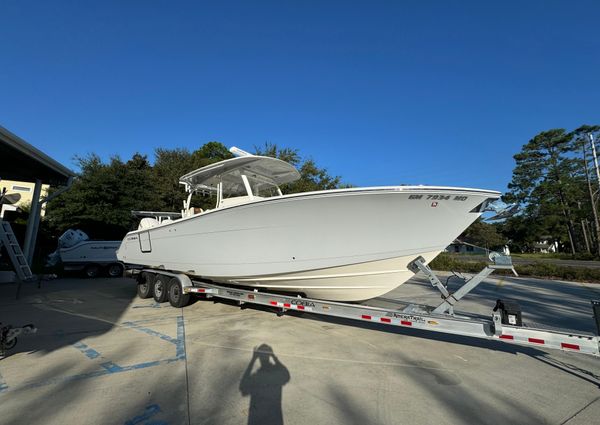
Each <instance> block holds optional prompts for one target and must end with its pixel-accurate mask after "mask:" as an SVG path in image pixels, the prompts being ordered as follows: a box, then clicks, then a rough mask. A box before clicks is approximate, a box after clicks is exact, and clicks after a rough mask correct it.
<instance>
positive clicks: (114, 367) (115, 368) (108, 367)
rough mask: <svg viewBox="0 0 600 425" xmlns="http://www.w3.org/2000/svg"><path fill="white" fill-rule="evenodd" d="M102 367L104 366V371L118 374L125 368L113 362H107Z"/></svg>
mask: <svg viewBox="0 0 600 425" xmlns="http://www.w3.org/2000/svg"><path fill="white" fill-rule="evenodd" d="M100 366H102V367H103V368H104V369H106V370H108V371H109V372H110V373H117V372H122V371H123V368H122V367H121V366H119V365H118V364H116V363H113V362H105V363H102V364H101V365H100Z"/></svg>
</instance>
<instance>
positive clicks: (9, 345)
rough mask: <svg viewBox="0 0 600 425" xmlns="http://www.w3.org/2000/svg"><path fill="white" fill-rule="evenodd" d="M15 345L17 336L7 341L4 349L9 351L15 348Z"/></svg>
mask: <svg viewBox="0 0 600 425" xmlns="http://www.w3.org/2000/svg"><path fill="white" fill-rule="evenodd" d="M15 345H17V337H14V338H13V339H11V340H10V341H9V342H5V343H4V349H5V350H7V351H8V350H12V349H13V348H15Z"/></svg>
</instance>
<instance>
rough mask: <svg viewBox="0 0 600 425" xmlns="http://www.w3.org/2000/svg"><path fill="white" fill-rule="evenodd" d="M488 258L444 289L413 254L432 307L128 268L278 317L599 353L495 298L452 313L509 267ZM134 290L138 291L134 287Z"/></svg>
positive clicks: (582, 338) (596, 342)
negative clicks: (490, 304) (509, 310)
mask: <svg viewBox="0 0 600 425" xmlns="http://www.w3.org/2000/svg"><path fill="white" fill-rule="evenodd" d="M490 259H491V260H492V262H493V264H490V265H488V266H486V267H485V268H484V269H483V270H481V271H480V272H479V273H478V274H477V275H475V276H473V277H472V278H470V279H467V280H465V283H464V284H463V285H462V286H461V287H460V288H459V289H458V290H456V291H455V292H453V293H450V292H449V291H448V289H447V288H446V287H445V286H444V285H443V284H442V283H441V281H440V280H439V278H438V277H437V276H436V275H435V273H434V272H433V271H432V270H431V269H430V268H429V266H427V264H426V263H425V260H424V259H423V258H421V257H418V258H416V259H415V260H414V261H413V262H412V263H411V264H410V265H409V268H411V269H412V270H414V271H422V272H423V273H425V275H426V276H427V277H428V279H429V281H430V282H431V284H432V286H434V287H435V288H437V289H438V290H439V291H440V292H441V294H442V302H441V304H439V305H438V306H437V307H432V306H426V305H419V304H407V305H406V306H405V307H403V308H401V309H388V308H381V307H374V306H369V305H363V304H352V303H343V302H333V301H326V300H319V299H312V298H305V297H302V296H300V295H296V296H294V295H290V294H277V293H271V292H263V291H260V290H259V289H257V288H244V287H238V286H230V285H223V284H216V283H214V282H210V281H205V280H202V279H197V278H193V277H190V276H188V275H186V274H183V273H177V272H171V271H166V270H160V269H148V268H143V267H140V268H136V269H132V270H131V271H130V272H131V273H132V274H133V275H134V277H135V276H137V278H138V284H139V285H140V284H141V285H144V284H145V285H148V284H153V283H154V280H156V277H157V276H159V275H160V276H163V277H164V278H165V279H167V278H168V280H165V279H159V280H160V281H161V284H162V285H164V282H165V281H166V282H168V286H167V288H166V289H167V291H166V292H167V293H168V292H169V288H170V285H173V284H177V285H178V286H179V288H177V289H178V291H179V293H180V294H183V295H184V296H189V295H201V296H205V297H206V298H208V299H226V300H231V301H235V302H237V303H238V305H239V306H240V307H245V306H246V305H247V304H254V305H261V306H267V307H271V308H274V309H276V312H277V314H278V315H280V316H281V315H284V314H285V313H286V312H288V311H290V310H291V311H299V312H303V313H310V314H316V315H322V316H331V317H338V318H344V319H351V320H356V321H358V322H369V323H375V324H380V325H386V326H395V327H399V328H410V329H419V330H425V331H432V332H438V333H442V334H452V335H461V336H466V337H472V338H478V339H487V340H492V341H499V342H505V343H509V344H518V345H523V346H530V347H531V346H533V347H538V348H551V349H557V350H562V351H568V352H573V353H583V354H590V355H594V356H600V337H599V336H598V335H594V334H591V333H584V332H579V331H572V330H567V329H559V328H542V327H539V325H536V326H538V327H534V326H527V325H526V324H523V325H522V326H518V325H516V324H517V323H518V321H516V320H515V318H514V317H511V315H510V314H509V315H508V320H507V319H506V316H507V315H506V314H504V315H503V313H505V312H503V311H502V309H503V307H502V303H501V302H498V303H497V304H496V307H495V308H494V310H493V311H492V312H491V315H490V316H488V317H486V316H480V315H474V314H469V313H457V312H455V311H454V306H455V305H456V304H457V303H458V302H459V301H460V300H461V299H462V298H463V297H464V296H465V295H467V294H468V293H469V292H470V291H472V290H473V289H474V288H475V287H477V285H479V284H480V283H481V282H483V281H484V279H485V278H486V277H488V276H489V275H490V274H491V273H493V272H494V271H495V270H498V269H510V270H513V271H514V269H513V266H512V262H511V261H510V257H508V256H504V255H500V254H496V255H495V256H491V257H490ZM145 279H150V280H151V281H152V282H150V281H145ZM164 289H165V288H164V287H162V288H161V291H162V292H161V295H162V298H161V299H160V301H166V299H165V296H164ZM138 294H140V296H142V293H141V292H140V291H139V287H138ZM149 296H152V295H151V294H149V291H146V292H143V297H149ZM155 299H156V298H155ZM169 301H171V304H172V305H173V306H176V307H182V306H183V305H184V304H187V301H186V302H185V303H184V304H182V303H181V300H179V302H177V303H174V302H173V300H169ZM498 301H501V300H498ZM595 303H596V304H595ZM599 303H600V302H598V301H592V305H593V306H595V305H598V304H599ZM593 312H594V315H595V319H596V322H597V323H600V320H599V317H598V316H599V315H600V308H595V307H594V308H593ZM503 316H504V319H503Z"/></svg>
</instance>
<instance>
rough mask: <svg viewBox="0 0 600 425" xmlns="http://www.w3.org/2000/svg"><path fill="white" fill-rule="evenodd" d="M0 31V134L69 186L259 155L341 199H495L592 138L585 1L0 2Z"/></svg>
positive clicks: (598, 84) (594, 54) (599, 75)
mask: <svg viewBox="0 0 600 425" xmlns="http://www.w3.org/2000/svg"><path fill="white" fill-rule="evenodd" d="M469 3H470V4H469ZM0 16H1V17H2V24H1V25H0V125H3V126H4V127H6V128H8V129H9V130H11V131H13V132H15V133H17V134H18V135H20V136H21V137H23V138H25V139H26V140H28V141H29V142H30V143H32V144H34V145H35V146H37V147H39V148H40V149H42V150H43V151H45V152H46V153H48V154H50V155H51V156H53V157H55V158H57V159H58V160H60V161H61V162H63V163H64V164H65V165H67V166H69V167H72V168H73V166H74V165H73V161H72V158H73V156H74V155H85V154H87V153H90V152H95V153H98V154H100V155H101V156H102V157H103V158H108V157H109V156H110V155H112V154H118V155H120V156H121V157H122V158H124V159H127V158H129V157H130V156H131V155H132V154H133V153H134V152H136V151H139V152H142V153H146V154H148V155H149V156H150V157H152V153H153V151H154V149H155V148H156V147H168V148H172V147H187V148H189V149H192V150H193V149H195V148H197V147H199V146H201V145H202V144H203V143H205V142H207V141H210V140H218V141H220V142H222V143H224V144H225V145H227V146H232V145H235V146H238V147H241V148H243V149H247V150H252V148H253V146H255V145H261V144H263V143H264V142H265V141H270V142H273V143H277V144H279V145H281V146H287V147H294V148H298V149H300V151H301V153H302V154H304V155H306V156H312V157H313V158H314V159H315V160H316V161H317V163H318V164H319V165H321V166H325V167H327V168H328V169H329V170H330V172H332V173H333V174H339V175H341V176H342V177H343V178H344V180H345V181H347V182H350V183H353V184H355V185H359V186H366V185H391V184H400V183H414V184H443V185H464V186H471V187H484V188H490V189H498V190H504V189H505V188H506V184H507V183H508V181H509V180H510V177H511V171H512V167H513V165H514V162H513V159H512V155H513V154H514V153H516V152H518V151H519V149H520V147H521V146H522V145H523V144H524V143H526V142H527V141H528V140H529V139H530V138H531V137H532V136H534V135H535V134H537V133H538V132H539V131H542V130H545V129H550V128H556V127H563V128H567V129H573V128H575V127H577V126H579V125H581V124H584V123H587V124H599V123H600V104H599V102H600V54H599V53H600V26H599V25H598V17H599V16H600V2H598V1H597V0H596V1H571V2H567V1H528V2H522V1H519V2H517V1H514V2H512V1H502V2H488V1H474V2H466V1H461V2H448V1H444V2H433V1H390V2H366V1H365V2H348V1H343V2H333V1H314V2H311V1H298V2H281V1H276V2H249V1H246V2H239V3H234V2H206V3H203V4H202V3H200V2H196V1H191V2H177V1H124V0H121V1H114V2H113V1H97V2H91V1H51V2H50V1H37V2H35V1H31V2H24V1H22V0H0Z"/></svg>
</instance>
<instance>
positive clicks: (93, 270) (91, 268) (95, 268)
mask: <svg viewBox="0 0 600 425" xmlns="http://www.w3.org/2000/svg"><path fill="white" fill-rule="evenodd" d="M84 273H85V275H86V276H87V277H89V278H94V277H98V276H99V275H100V266H99V265H98V264H88V265H87V266H85V269H84Z"/></svg>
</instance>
